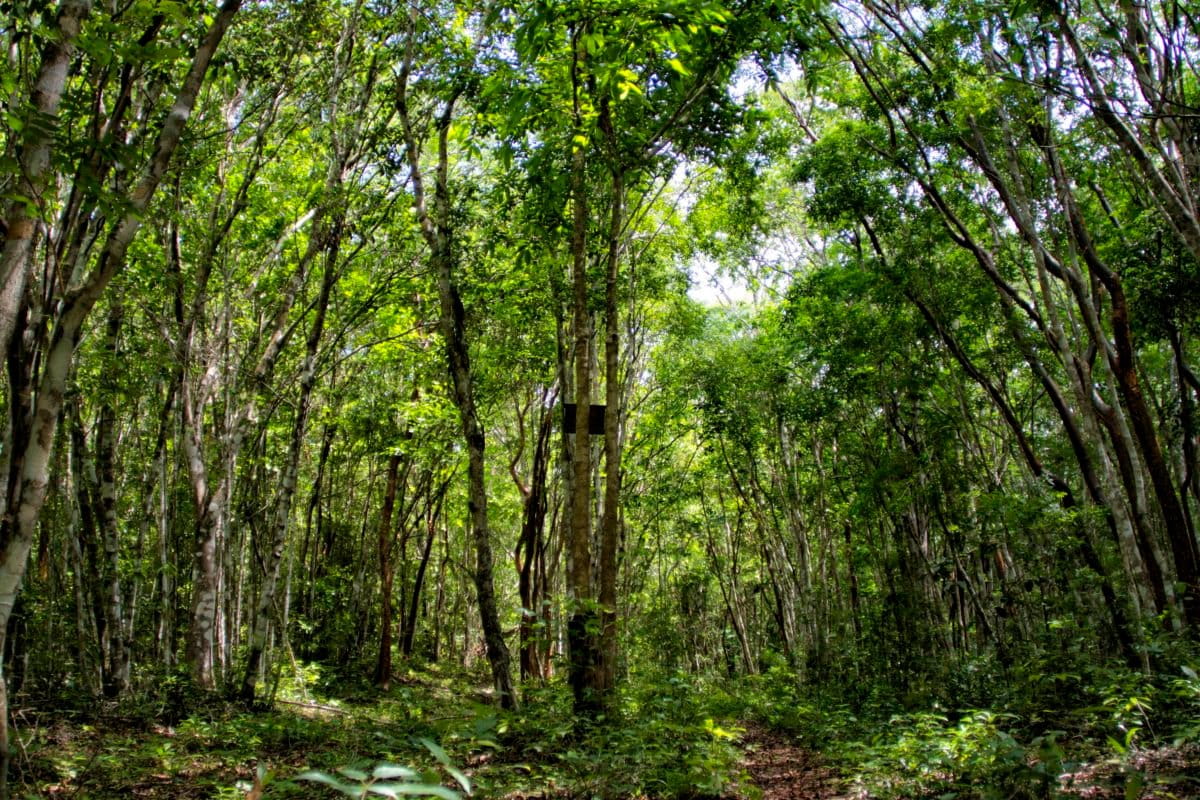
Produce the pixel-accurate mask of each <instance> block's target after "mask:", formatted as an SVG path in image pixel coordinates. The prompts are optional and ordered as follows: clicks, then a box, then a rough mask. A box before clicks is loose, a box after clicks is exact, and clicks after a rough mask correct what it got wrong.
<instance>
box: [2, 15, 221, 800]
mask: <svg viewBox="0 0 1200 800" xmlns="http://www.w3.org/2000/svg"><path fill="white" fill-rule="evenodd" d="M240 5H241V0H225V2H224V3H223V4H222V6H221V8H220V10H219V11H218V13H217V14H216V15H215V16H214V18H213V22H212V24H211V25H210V27H209V29H208V32H207V34H206V35H205V37H204V40H203V41H202V42H201V44H200V46H199V48H198V49H197V50H196V53H195V55H194V56H193V59H192V64H191V68H190V69H189V71H188V74H187V76H186V77H185V78H184V81H183V84H182V85H181V87H180V90H179V93H178V95H177V96H176V99H175V102H174V105H173V106H172V108H171V111H170V112H169V113H168V114H167V117H166V119H165V120H164V121H163V123H162V126H161V128H160V129H159V133H158V137H157V140H156V142H155V145H154V149H153V153H152V155H151V158H150V162H149V164H148V165H147V167H146V170H145V172H144V174H143V175H142V177H141V179H140V180H139V181H138V184H137V186H136V187H135V188H134V189H133V191H132V192H131V193H130V196H129V201H130V208H129V209H128V210H127V211H126V212H125V215H124V216H123V217H122V219H121V220H120V222H119V223H117V224H116V225H115V226H114V227H113V228H112V230H111V231H110V232H109V234H108V237H107V239H106V241H105V244H104V247H103V249H102V250H101V252H100V255H99V258H98V261H97V263H96V265H95V267H94V268H93V270H92V272H91V274H90V275H89V276H88V277H87V279H86V280H85V281H84V283H83V284H82V285H80V286H78V287H72V288H70V289H69V290H68V291H67V293H66V295H65V296H64V297H63V299H62V302H61V304H60V306H59V309H58V312H57V314H56V317H55V321H54V327H53V333H52V335H51V338H50V343H49V346H48V348H47V350H46V353H45V357H44V362H43V363H44V367H43V372H42V375H41V377H40V380H39V385H38V389H37V400H36V409H35V411H34V422H33V427H32V430H31V431H30V434H31V435H30V437H29V441H28V443H27V445H26V446H25V448H24V453H23V456H22V459H21V460H22V476H21V479H20V480H19V481H12V480H9V479H8V477H9V476H4V477H5V480H4V485H5V486H7V487H9V490H10V492H11V494H9V495H8V496H7V497H6V498H4V499H5V500H6V501H7V508H6V513H5V514H4V515H3V521H2V522H0V652H3V636H4V631H5V630H6V628H7V627H8V618H9V615H10V614H11V613H12V608H13V604H14V603H15V601H16V596H17V592H18V591H19V589H20V585H21V581H22V579H23V578H24V576H25V568H26V564H27V561H28V556H29V549H30V546H31V545H32V542H33V537H34V532H35V529H36V526H37V521H38V517H39V516H40V514H41V510H42V506H43V504H44V503H45V500H46V490H47V488H48V471H49V464H50V456H51V453H52V450H53V445H54V440H55V434H56V432H57V427H58V419H59V415H60V411H61V409H62V405H63V400H64V393H65V391H66V383H67V378H68V375H69V374H70V371H71V365H72V363H73V361H74V355H75V350H76V347H77V345H78V343H79V337H80V335H81V333H82V329H83V325H84V322H85V321H86V320H87V317H88V315H89V313H90V312H91V310H92V308H93V307H94V306H95V304H96V302H97V301H98V300H99V299H100V296H101V295H102V294H103V292H104V290H105V288H106V287H107V286H108V284H109V282H110V281H111V280H112V278H113V277H114V276H115V275H116V274H117V272H118V271H120V269H121V267H122V266H123V264H124V261H125V254H126V252H127V250H128V249H129V246H130V244H131V243H132V242H133V239H134V237H135V236H136V235H137V232H138V230H139V229H140V228H141V224H142V219H143V215H144V213H145V211H146V208H147V206H148V205H149V203H150V200H151V199H152V197H153V196H154V192H155V190H156V189H157V188H158V185H159V183H160V182H161V180H162V177H163V175H164V174H165V172H166V170H167V167H168V166H169V164H170V162H171V159H172V156H173V155H174V153H175V150H176V148H177V146H178V144H179V141H180V138H181V136H182V134H183V128H184V125H185V124H186V122H187V120H188V117H189V116H191V112H192V108H193V106H194V105H195V102H196V98H197V96H198V95H199V93H200V87H201V85H202V84H203V81H204V77H205V74H206V73H207V71H208V65H209V61H210V60H211V58H212V56H213V54H214V53H215V52H216V49H217V47H218V45H219V44H220V42H221V39H222V38H223V37H224V35H225V31H226V30H227V29H228V27H229V24H230V23H231V22H232V21H233V17H234V14H236V12H237V10H238V7H239V6H240ZM82 8H83V9H84V10H86V6H83V7H82ZM65 68H66V65H65V63H64V65H63V69H65ZM15 460H16V459H15V458H14V459H10V469H11V463H12V462H13V461H15ZM0 670H2V666H0ZM0 678H2V674H0ZM7 768H8V707H7V695H6V694H5V695H4V696H3V697H0V800H5V798H6V797H7V793H8V785H7V772H8V769H7Z"/></svg>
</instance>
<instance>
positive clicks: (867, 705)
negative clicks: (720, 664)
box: [725, 652, 1200, 800]
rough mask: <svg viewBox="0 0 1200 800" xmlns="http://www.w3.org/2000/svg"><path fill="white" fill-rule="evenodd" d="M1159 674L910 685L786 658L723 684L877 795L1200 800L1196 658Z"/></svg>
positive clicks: (1169, 661) (1024, 676) (1034, 666)
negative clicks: (806, 674)
mask: <svg viewBox="0 0 1200 800" xmlns="http://www.w3.org/2000/svg"><path fill="white" fill-rule="evenodd" d="M1156 665H1157V667H1158V669H1157V670H1152V671H1151V672H1150V673H1144V672H1142V671H1136V670H1131V669H1128V668H1126V667H1123V666H1113V665H1107V666H1098V665H1087V664H1085V663H1082V662H1079V661H1076V662H1075V663H1074V665H1073V668H1066V667H1065V666H1064V662H1063V659H1055V658H1043V659H1040V660H1030V661H1028V662H1026V663H1024V664H1022V665H1020V666H1015V665H1008V666H1005V667H1002V666H1001V665H998V664H994V663H982V662H981V663H972V664H965V665H963V669H964V670H967V671H969V672H970V673H971V675H970V676H967V677H964V676H957V677H958V679H957V680H954V679H949V678H948V679H947V680H945V681H942V682H941V683H939V684H934V683H926V684H925V685H918V686H915V687H914V686H910V687H908V688H907V689H905V690H904V691H899V690H896V689H895V688H890V687H888V686H886V685H885V684H883V683H882V682H879V681H876V682H872V681H869V680H857V681H856V680H843V681H828V682H826V683H824V684H822V686H821V688H818V689H814V688H812V687H811V686H806V685H805V684H804V683H803V682H802V681H800V680H799V679H798V678H797V676H796V675H795V674H794V673H793V672H791V671H790V670H788V669H787V668H786V667H784V666H783V665H781V664H775V665H773V666H772V667H770V668H769V669H767V670H766V671H765V672H764V673H763V674H761V675H754V676H749V677H747V678H742V679H740V680H738V681H737V682H736V683H734V684H732V685H730V686H728V687H727V688H726V690H725V691H726V692H727V696H728V698H729V699H730V702H731V703H740V704H743V705H744V712H743V715H742V716H743V717H744V718H746V719H755V720H757V721H759V722H761V723H762V724H765V725H767V726H769V727H771V728H774V729H776V730H779V731H782V732H785V733H787V734H789V735H790V736H792V737H794V738H795V740H796V741H797V742H798V743H800V744H801V745H802V746H805V747H807V748H810V749H812V750H815V751H819V752H820V753H821V754H822V755H823V756H824V757H826V758H827V759H828V760H830V761H831V762H833V763H834V764H835V765H836V766H838V767H840V769H841V771H842V772H843V774H844V776H845V779H846V783H847V785H848V787H850V789H851V790H852V791H856V792H858V793H859V796H867V797H871V798H882V799H884V800H886V799H887V798H937V800H952V799H953V798H964V799H968V798H979V799H980V800H993V799H995V800H1000V799H1001V798H1007V799H1009V800H1019V799H1020V798H1059V797H1064V798H1065V797H1081V796H1087V797H1104V798H1129V799H1130V800H1132V798H1138V797H1158V798H1197V797H1200V675H1198V674H1197V672H1198V670H1200V658H1197V657H1196V655H1195V654H1194V653H1192V654H1188V653H1178V652H1176V653H1173V654H1171V656H1170V657H1166V656H1165V655H1164V656H1163V657H1161V658H1158V659H1156Z"/></svg>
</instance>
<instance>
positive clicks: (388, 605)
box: [374, 453, 402, 691]
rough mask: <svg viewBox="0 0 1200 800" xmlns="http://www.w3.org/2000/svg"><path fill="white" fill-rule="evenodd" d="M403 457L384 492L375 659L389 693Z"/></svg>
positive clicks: (392, 467)
mask: <svg viewBox="0 0 1200 800" xmlns="http://www.w3.org/2000/svg"><path fill="white" fill-rule="evenodd" d="M401 459H402V456H401V455H400V454H399V453H393V454H392V455H390V456H388V465H387V488H385V489H384V492H383V509H382V510H381V511H380V512H379V547H378V554H379V655H378V657H377V658H376V659H375V677H374V681H375V685H376V686H378V687H379V688H380V689H383V690H384V691H387V690H388V689H390V688H391V685H392V583H393V580H394V578H395V574H396V573H395V569H394V568H393V566H392V542H393V541H394V540H395V537H394V536H393V535H392V513H393V511H394V509H395V507H396V485H397V484H398V483H399V479H400V461H401Z"/></svg>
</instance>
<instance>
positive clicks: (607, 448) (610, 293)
mask: <svg viewBox="0 0 1200 800" xmlns="http://www.w3.org/2000/svg"><path fill="white" fill-rule="evenodd" d="M607 116H608V115H607V103H605V105H604V110H603V111H602V117H607ZM602 124H604V127H606V128H607V132H608V134H609V138H610V139H611V144H612V146H613V147H614V148H615V147H616V136H615V134H614V133H613V131H612V124H611V120H608V121H606V122H604V123H602ZM624 202H625V176H624V174H623V173H622V171H621V167H620V166H619V165H618V166H615V167H614V168H613V175H612V218H611V227H610V229H609V235H608V258H607V263H606V270H605V282H604V286H605V290H604V403H605V413H604V515H603V517H602V519H601V534H600V591H599V595H600V598H599V599H600V641H599V643H598V646H597V650H598V652H597V656H598V663H597V666H596V691H597V692H598V693H599V700H600V705H601V706H602V707H605V708H607V707H609V706H611V704H612V701H613V689H614V688H615V687H616V679H617V548H618V545H619V540H620V530H621V375H620V363H621V361H620V355H621V349H620V345H621V343H620V326H619V324H618V323H619V320H618V318H617V317H618V314H617V274H618V268H619V265H620V245H621V241H620V240H621V230H622V227H623V226H624V213H623V208H624Z"/></svg>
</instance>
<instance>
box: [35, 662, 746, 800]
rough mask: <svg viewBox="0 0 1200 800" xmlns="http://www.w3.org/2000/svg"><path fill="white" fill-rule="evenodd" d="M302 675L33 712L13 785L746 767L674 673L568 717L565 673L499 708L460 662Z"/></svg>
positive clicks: (504, 784) (678, 789) (664, 786)
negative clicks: (263, 686) (377, 673)
mask: <svg viewBox="0 0 1200 800" xmlns="http://www.w3.org/2000/svg"><path fill="white" fill-rule="evenodd" d="M304 673H305V674H304V675H302V676H300V677H299V678H297V679H295V680H293V681H292V682H291V683H286V682H285V683H284V684H283V685H281V687H280V690H279V692H278V695H277V697H276V701H277V702H276V704H275V707H274V708H273V709H272V710H270V711H259V712H257V713H250V712H247V711H245V710H244V709H242V708H241V707H239V706H237V705H234V704H231V703H226V702H223V701H218V700H214V699H211V698H204V697H203V696H199V695H197V696H192V697H190V698H189V699H190V700H191V704H192V708H191V709H190V710H189V711H187V712H186V713H181V712H180V711H179V709H178V708H177V707H173V708H167V707H166V706H165V705H164V703H163V702H161V700H156V699H155V698H154V697H151V696H147V695H145V694H144V695H142V696H141V697H140V699H139V700H138V701H137V702H135V703H127V704H124V705H121V706H114V707H110V708H99V707H91V708H87V707H80V708H78V709H72V710H71V711H70V712H69V713H65V714H64V713H57V714H50V713H48V712H47V713H36V712H33V711H32V710H31V711H30V712H29V714H27V715H26V717H25V719H24V721H23V724H19V725H18V728H17V735H18V738H19V747H18V755H17V757H16V758H15V759H14V778H15V785H16V787H17V789H18V791H17V792H15V793H14V794H15V796H17V797H24V796H28V797H45V796H71V797H74V798H110V797H111V798H117V797H143V798H168V797H170V798H193V797H194V798H202V797H203V798H244V797H247V796H248V793H249V796H261V797H263V798H289V797H305V798H308V797H312V798H321V797H328V798H334V797H338V796H354V797H381V796H383V797H387V796H437V797H442V798H454V797H456V796H468V795H469V796H471V797H486V798H491V797H514V798H515V797H547V798H550V797H589V798H590V797H595V798H600V799H601V800H603V799H605V798H614V799H615V798H626V797H638V796H643V797H664V798H698V797H717V796H721V795H722V794H724V793H726V792H727V790H728V789H729V787H730V785H731V783H732V782H733V781H735V780H738V779H739V777H741V776H739V774H738V767H737V763H738V757H739V750H738V748H737V743H736V739H737V734H738V732H739V731H738V729H737V728H736V726H735V725H734V724H733V722H731V721H730V719H723V718H716V717H714V716H713V706H712V704H711V703H709V702H708V701H709V700H711V699H712V698H713V695H711V694H709V693H706V692H703V691H698V690H697V688H696V687H695V686H694V685H693V684H692V683H691V682H689V681H687V680H685V679H683V678H661V679H658V680H656V681H653V682H645V683H641V684H639V685H637V686H631V687H627V688H625V689H624V690H622V694H621V696H620V702H619V704H618V706H619V707H618V710H617V712H616V713H614V714H613V715H611V716H609V717H603V716H602V717H599V718H597V719H595V720H593V721H591V722H589V723H580V724H576V723H575V722H574V721H573V715H572V713H571V703H570V694H569V692H568V691H567V690H566V688H565V687H563V686H561V685H560V684H553V685H551V686H548V687H544V688H537V689H532V690H529V691H528V692H527V694H526V696H525V702H524V703H523V704H522V708H521V710H520V711H518V712H515V713H508V712H502V711H499V710H498V709H497V708H496V707H495V706H494V705H493V704H492V703H490V702H489V698H488V697H487V692H486V690H485V689H482V688H480V689H477V690H475V691H463V689H462V687H463V686H480V685H481V684H482V676H481V675H477V674H465V673H463V672H462V671H461V670H449V669H445V668H441V667H437V666H430V667H425V668H422V669H419V670H413V671H410V672H406V673H404V674H402V675H399V676H398V679H397V681H396V682H395V683H394V684H393V686H392V688H391V689H390V690H389V691H387V692H382V691H379V690H376V689H374V688H372V687H370V686H367V685H365V684H361V683H357V682H347V681H344V680H343V681H338V680H334V679H332V678H331V679H328V680H326V679H324V678H322V676H321V674H320V670H319V669H316V668H306V670H305V671H304ZM158 689H159V690H160V691H166V690H167V689H171V691H176V689H172V688H171V687H169V686H167V682H162V683H160V685H159V687H158ZM178 699H179V698H174V699H173V700H172V702H175V701H177V700H178ZM364 791H367V794H363V792H364ZM255 792H258V793H260V794H259V795H255V794H254V793H255Z"/></svg>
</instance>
